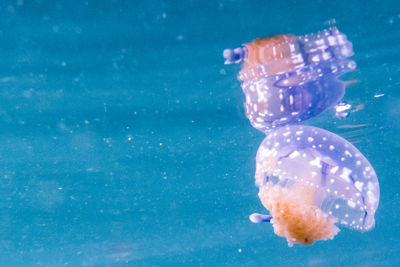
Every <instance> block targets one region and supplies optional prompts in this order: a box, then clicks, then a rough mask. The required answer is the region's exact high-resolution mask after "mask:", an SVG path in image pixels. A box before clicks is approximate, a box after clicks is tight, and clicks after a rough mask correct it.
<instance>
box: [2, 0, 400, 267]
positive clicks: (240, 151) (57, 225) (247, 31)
mask: <svg viewBox="0 0 400 267" xmlns="http://www.w3.org/2000/svg"><path fill="white" fill-rule="evenodd" d="M0 15H1V16H0V24H1V28H0V58H1V61H0V94H1V98H0V134H1V138H0V156H1V158H0V266H243V265H244V266H396V265H397V266H398V265H400V248H399V246H398V244H399V242H400V215H399V206H400V195H399V193H400V184H399V179H398V177H399V175H400V170H399V166H400V157H399V153H400V134H399V131H400V119H399V118H400V93H399V90H398V88H399V86H400V75H399V71H400V65H399V62H400V45H399V43H398V41H399V40H400V6H399V5H398V3H397V2H396V1H375V0H373V1H361V0H360V1H351V0H349V1H244V0H219V1H161V0H159V1H128V0H127V1H122V0H121V1H117V0H109V1H99V0H97V1H95V0H91V1H54V0H53V1H48V0H36V1H35V0H31V1H28V0H14V1H1V3H0ZM333 19H334V20H336V25H337V27H338V28H339V29H340V30H341V31H342V32H344V33H345V34H347V36H348V38H349V39H350V40H351V41H352V42H353V45H354V51H355V55H354V57H353V59H354V60H355V61H356V62H357V65H358V67H357V69H356V71H354V72H352V73H349V74H346V76H345V77H344V79H345V80H350V81H353V82H352V83H351V85H349V87H348V88H347V92H346V96H345V100H346V101H347V102H349V103H351V104H352V105H353V106H358V107H359V108H358V109H359V111H357V112H353V113H352V114H351V115H350V117H348V118H346V119H343V120H339V119H337V118H335V117H334V112H333V111H326V112H324V113H322V114H321V115H320V116H318V117H316V118H314V119H312V120H311V121H308V122H306V124H311V125H314V126H317V127H321V128H324V129H327V130H329V131H332V132H334V133H337V134H339V135H341V136H343V137H345V138H346V139H347V140H349V141H351V142H352V143H353V144H355V145H356V146H357V148H358V149H359V150H360V151H361V152H362V153H363V154H364V155H365V156H366V157H367V158H368V160H369V161H370V162H371V164H372V165H373V166H374V168H375V170H376V172H377V175H378V179H379V182H380V190H381V198H380V206H379V208H378V211H377V213H376V216H375V219H376V226H375V229H373V230H372V231H371V232H367V233H363V234H362V233H359V232H357V231H352V230H348V229H345V228H341V232H340V233H339V234H338V235H337V236H336V237H335V239H334V240H330V241H320V242H316V243H315V244H314V245H312V246H299V245H295V246H293V247H292V248H290V247H288V246H287V242H286V240H285V239H284V238H281V237H278V236H276V235H275V234H274V232H273V228H272V226H271V225H269V224H267V223H265V224H252V223H251V222H250V221H249V219H248V216H249V215H250V214H251V213H253V212H265V210H264V208H263V207H262V205H261V203H260V201H259V200H258V197H257V188H256V186H255V185H254V172H255V154H256V151H257V148H258V146H259V145H260V143H261V141H262V140H263V137H264V135H263V134H262V133H261V132H259V131H257V130H255V129H254V128H252V127H251V125H250V123H249V122H248V120H247V118H246V117H245V114H244V108H243V102H244V95H243V93H242V91H241V88H240V84H239V82H238V81H237V72H238V71H239V68H240V67H239V66H225V65H223V61H224V60H223V58H222V50H223V49H224V48H228V47H229V48H231V47H235V46H237V45H240V44H242V43H245V42H249V41H251V40H253V39H255V38H258V37H264V36H269V35H276V34H281V33H293V34H296V35H301V34H306V33H310V32H316V31H318V30H321V29H324V28H327V27H328V26H329V25H328V24H329V23H328V22H329V21H332V20H333Z"/></svg>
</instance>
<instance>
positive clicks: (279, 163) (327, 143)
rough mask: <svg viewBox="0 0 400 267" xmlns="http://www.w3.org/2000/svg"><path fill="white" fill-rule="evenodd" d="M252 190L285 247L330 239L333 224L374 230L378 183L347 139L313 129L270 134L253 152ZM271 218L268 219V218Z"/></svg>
mask: <svg viewBox="0 0 400 267" xmlns="http://www.w3.org/2000/svg"><path fill="white" fill-rule="evenodd" d="M255 179H256V185H257V186H258V187H259V198H260V200H261V202H262V204H263V205H264V206H265V207H266V208H267V209H268V210H269V211H270V212H271V215H270V216H268V215H259V214H253V215H252V217H251V219H252V221H255V222H259V221H269V220H271V223H272V225H273V227H274V231H275V233H276V234H277V235H279V236H283V237H286V239H287V241H288V243H289V245H292V244H294V243H301V244H303V245H310V244H312V243H314V241H316V240H326V239H332V238H333V237H334V236H335V235H336V234H337V233H338V232H339V229H338V228H337V227H336V225H335V223H340V224H341V225H344V226H346V227H349V228H352V229H356V230H359V231H362V232H364V231H368V230H370V229H371V228H373V226H374V224H375V220H374V214H375V210H376V209H377V207H378V204H379V183H378V179H377V177H376V174H375V171H374V169H373V168H372V166H371V164H370V163H369V162H368V160H367V159H366V158H365V157H364V156H363V155H362V154H361V153H360V152H359V151H358V150H357V148H355V147H354V146H353V145H352V144H351V143H349V142H348V141H346V140H345V139H343V138H341V137H339V136H338V135H335V134H333V133H331V132H328V131H325V130H323V129H320V128H316V127H311V126H295V125H292V126H286V127H282V128H279V129H277V130H275V131H273V132H271V133H270V134H269V135H268V136H267V137H266V138H265V139H264V141H263V142H262V144H261V146H260V147H259V149H258V152H257V167H256V176H255ZM271 217H272V218H271Z"/></svg>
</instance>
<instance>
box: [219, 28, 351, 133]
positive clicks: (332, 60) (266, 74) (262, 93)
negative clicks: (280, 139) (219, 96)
mask: <svg viewBox="0 0 400 267" xmlns="http://www.w3.org/2000/svg"><path fill="white" fill-rule="evenodd" d="M352 55H353V50H352V44H351V42H349V41H348V40H347V39H346V36H345V35H344V34H342V33H340V32H339V31H338V30H337V29H336V28H335V27H332V28H330V29H327V30H324V31H321V32H318V33H316V34H308V35H304V36H294V35H290V34H285V35H277V36H272V37H267V38H261V39H257V40H255V41H253V42H251V43H247V44H244V45H242V46H241V47H238V48H235V49H225V50H224V53H223V56H224V58H225V64H233V63H243V64H242V69H241V71H240V73H239V80H241V81H242V85H241V86H242V89H243V92H244V93H245V95H246V102H245V108H246V115H247V117H248V118H249V120H250V122H251V124H252V125H253V127H255V128H256V129H258V130H260V131H263V132H268V131H269V130H271V129H273V128H275V127H277V126H282V125H287V124H292V123H294V122H299V121H304V120H307V119H309V118H311V117H314V116H316V115H318V114H319V113H321V112H322V111H324V110H325V109H327V108H329V107H332V106H334V105H335V104H337V103H339V102H340V100H341V99H342V98H343V96H344V93H345V84H344V82H343V81H341V80H339V79H338V77H339V76H340V75H342V74H344V73H346V72H349V71H352V70H354V69H355V67H356V64H355V62H354V61H352V60H349V59H348V57H350V56H352Z"/></svg>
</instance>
